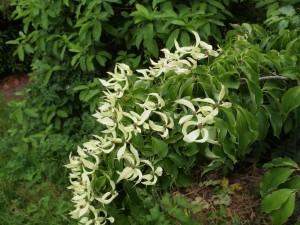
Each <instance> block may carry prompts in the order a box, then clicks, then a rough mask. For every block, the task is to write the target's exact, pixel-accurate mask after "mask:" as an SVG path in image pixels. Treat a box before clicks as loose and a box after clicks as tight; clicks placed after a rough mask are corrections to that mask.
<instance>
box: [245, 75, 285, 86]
mask: <svg viewBox="0 0 300 225" xmlns="http://www.w3.org/2000/svg"><path fill="white" fill-rule="evenodd" d="M288 79H289V78H287V77H284V76H279V75H273V76H265V77H260V78H259V79H258V80H259V81H264V80H288ZM245 84H247V81H246V80H245V79H243V80H242V81H241V85H245Z"/></svg>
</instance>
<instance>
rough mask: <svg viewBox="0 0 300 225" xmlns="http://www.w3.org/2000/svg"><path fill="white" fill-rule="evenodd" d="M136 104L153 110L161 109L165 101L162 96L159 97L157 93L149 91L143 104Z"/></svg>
mask: <svg viewBox="0 0 300 225" xmlns="http://www.w3.org/2000/svg"><path fill="white" fill-rule="evenodd" d="M138 105H139V106H141V107H142V108H144V109H147V110H152V111H153V110H157V109H161V108H162V107H164V106H165V105H166V104H165V101H164V100H163V99H162V97H160V95H159V94H157V93H150V94H148V97H147V99H146V101H145V102H144V103H143V104H138Z"/></svg>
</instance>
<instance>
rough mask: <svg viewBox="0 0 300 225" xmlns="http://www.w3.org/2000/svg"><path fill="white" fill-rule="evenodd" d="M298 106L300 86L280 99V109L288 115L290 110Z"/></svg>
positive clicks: (299, 104) (290, 90) (299, 102)
mask: <svg viewBox="0 0 300 225" xmlns="http://www.w3.org/2000/svg"><path fill="white" fill-rule="evenodd" d="M299 106H300V86H296V87H293V88H291V89H289V90H288V91H287V92H286V93H284V95H283V96H282V98H281V109H282V111H283V113H285V114H288V113H289V112H290V111H291V110H293V109H295V108H297V107H299Z"/></svg>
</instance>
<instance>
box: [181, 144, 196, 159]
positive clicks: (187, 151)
mask: <svg viewBox="0 0 300 225" xmlns="http://www.w3.org/2000/svg"><path fill="white" fill-rule="evenodd" d="M198 151H199V148H198V146H197V144H196V143H190V144H187V145H186V146H185V147H184V149H183V150H182V154H184V155H186V156H193V155H196V154H197V153H198Z"/></svg>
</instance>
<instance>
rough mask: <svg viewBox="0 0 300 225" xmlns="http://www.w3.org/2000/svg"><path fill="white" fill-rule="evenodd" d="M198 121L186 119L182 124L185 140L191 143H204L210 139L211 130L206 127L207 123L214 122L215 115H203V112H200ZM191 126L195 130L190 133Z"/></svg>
mask: <svg viewBox="0 0 300 225" xmlns="http://www.w3.org/2000/svg"><path fill="white" fill-rule="evenodd" d="M196 117H197V121H186V122H185V123H184V124H183V126H182V134H183V140H184V141H186V142H188V143H191V142H196V143H204V142H207V141H208V140H209V132H208V130H207V129H206V127H205V125H207V124H212V123H213V122H214V120H213V119H214V117H213V116H212V115H208V116H206V117H203V116H202V115H201V114H198V115H197V116H196ZM189 127H192V128H193V130H192V131H191V132H189V133H188V130H189Z"/></svg>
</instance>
